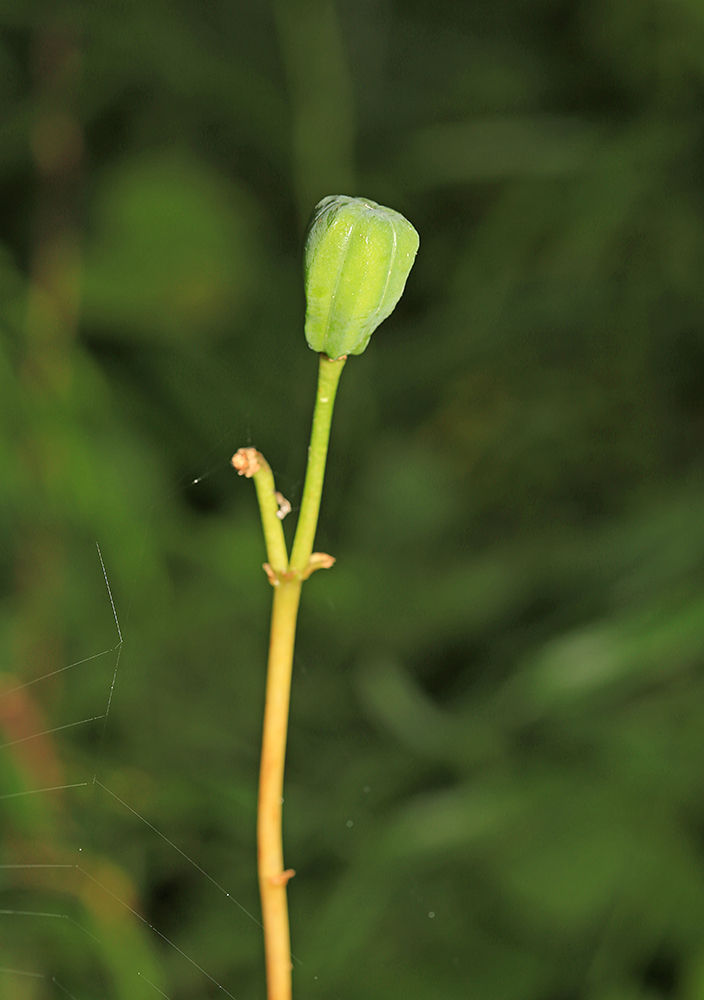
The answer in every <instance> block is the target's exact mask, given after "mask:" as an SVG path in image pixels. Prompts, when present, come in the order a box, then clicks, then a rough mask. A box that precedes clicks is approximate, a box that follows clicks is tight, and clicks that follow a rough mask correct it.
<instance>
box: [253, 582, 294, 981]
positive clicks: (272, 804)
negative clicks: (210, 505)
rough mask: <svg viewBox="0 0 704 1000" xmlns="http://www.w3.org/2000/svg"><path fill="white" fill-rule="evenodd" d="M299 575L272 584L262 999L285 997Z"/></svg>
mask: <svg viewBox="0 0 704 1000" xmlns="http://www.w3.org/2000/svg"><path fill="white" fill-rule="evenodd" d="M300 596H301V580H300V579H293V580H280V581H279V582H278V583H277V584H276V586H275V587H274V606H273V609H272V614H271V636H270V641H269V663H268V668H267V681H266V703H265V707H264V732H263V735H262V757H261V768H260V772H259V804H258V818H257V856H258V869H259V892H260V896H261V904H262V922H263V924H264V947H265V953H266V981H267V1000H291V951H290V935H289V925H288V908H287V903H286V884H287V882H288V880H289V878H291V876H292V875H293V874H294V873H293V872H285V871H284V854H283V841H282V835H281V814H282V810H281V806H282V804H283V788H284V762H285V759H286V732H287V728H288V707H289V699H290V693H291V670H292V667H293V649H294V642H295V637H296V618H297V615H298V604H299V601H300Z"/></svg>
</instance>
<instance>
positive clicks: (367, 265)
mask: <svg viewBox="0 0 704 1000" xmlns="http://www.w3.org/2000/svg"><path fill="white" fill-rule="evenodd" d="M419 242H420V240H419V238H418V233H417V232H416V231H415V229H414V228H413V226H412V225H411V224H410V222H409V221H408V220H407V219H404V217H403V216H402V215H401V214H400V213H399V212H394V211H393V209H391V208H384V206H383V205H377V203H376V202H375V201H369V199H368V198H349V197H347V195H330V196H329V197H327V198H323V200H322V201H321V202H319V204H318V205H316V207H315V209H314V211H313V215H312V217H311V220H310V223H309V224H308V233H307V237H306V248H305V262H304V268H305V286H306V303H307V305H306V340H307V341H308V346H309V347H310V348H311V349H312V350H314V351H318V352H319V353H321V354H327V355H328V357H329V358H332V359H333V360H336V359H337V358H340V357H342V356H343V355H344V354H361V353H362V351H364V350H365V349H366V346H367V344H368V343H369V338H370V337H371V335H372V334H373V333H374V331H375V330H376V328H377V327H378V326H379V324H380V323H381V322H383V320H385V319H386V317H387V316H390V315H391V313H392V312H393V311H394V309H395V307H396V303H397V302H398V300H399V299H400V298H401V295H402V293H403V289H404V286H405V284H406V279H407V278H408V275H409V272H410V270H411V267H412V266H413V261H414V260H415V256H416V253H417V252H418V245H419Z"/></svg>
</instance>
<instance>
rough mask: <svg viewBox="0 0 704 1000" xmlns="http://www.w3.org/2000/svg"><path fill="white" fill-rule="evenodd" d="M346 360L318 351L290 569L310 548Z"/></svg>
mask: <svg viewBox="0 0 704 1000" xmlns="http://www.w3.org/2000/svg"><path fill="white" fill-rule="evenodd" d="M346 360H347V358H346V357H342V358H338V360H337V361H331V360H330V358H329V357H327V355H325V354H321V355H320V367H319V369H318V391H317V394H316V398H315V412H314V414H313V429H312V431H311V435H310V447H309V449H308V467H307V469H306V481H305V485H304V487H303V499H302V500H301V513H300V515H299V517H298V525H297V527H296V537H295V538H294V541H293V551H292V552H291V562H290V563H289V567H288V568H289V571H290V572H292V573H302V572H303V571H304V570H305V568H306V566H307V565H308V560H309V559H310V556H311V552H312V551H313V542H314V541H315V531H316V528H317V527H318V513H319V511H320V497H321V494H322V492H323V478H324V476H325V460H326V458H327V454H328V441H329V440H330V422H331V421H332V410H333V406H334V405H335V395H336V393H337V386H338V383H339V381H340V375H341V374H342V369H343V368H344V366H345V361H346Z"/></svg>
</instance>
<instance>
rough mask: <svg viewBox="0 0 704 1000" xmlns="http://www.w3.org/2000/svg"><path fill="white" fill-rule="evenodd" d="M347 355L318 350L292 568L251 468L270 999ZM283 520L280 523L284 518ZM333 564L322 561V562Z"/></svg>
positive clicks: (278, 978)
mask: <svg viewBox="0 0 704 1000" xmlns="http://www.w3.org/2000/svg"><path fill="white" fill-rule="evenodd" d="M345 360H346V359H345V358H340V359H339V360H337V361H331V360H330V358H328V357H326V356H325V355H321V356H320V367H319V372H318V390H317V395H316V402H315V411H314V414H313V428H312V431H311V439H310V447H309V449H308V466H307V469H306V480H305V485H304V487H303V499H302V502H301V513H300V516H299V519H298V525H297V528H296V537H295V539H294V543H293V552H292V555H291V561H290V563H289V564H288V566H287V567H284V568H281V567H280V566H279V565H276V564H275V563H274V562H273V559H272V552H273V553H274V558H275V559H276V560H277V562H279V563H280V560H281V558H282V554H281V541H280V538H281V539H282V538H283V535H282V534H281V535H280V534H279V531H277V530H276V528H275V526H274V524H273V521H272V517H274V516H275V515H274V514H273V507H272V503H271V498H272V496H273V485H274V484H273V478H272V477H271V470H270V469H269V466H268V465H266V463H265V462H263V460H262V462H261V463H260V464H261V469H260V470H259V471H258V472H257V473H255V475H254V479H255V485H256V487H257V496H258V498H259V503H260V509H261V513H262V523H263V524H264V533H265V538H266V541H267V551H268V553H269V558H270V565H271V569H272V570H273V573H272V574H271V575H270V576H269V579H270V580H271V582H272V584H273V586H274V604H273V608H272V613H271V633H270V639H269V662H268V666H267V680H266V698H265V706H264V731H263V734H262V757H261V767H260V772H259V802H258V811H257V857H258V871H259V893H260V896H261V904H262V922H263V924H264V947H265V953H266V979H267V998H268V1000H291V946H290V933H289V923H288V907H287V902H286V885H287V883H288V881H289V879H290V878H291V877H292V876H293V875H294V874H295V873H294V872H293V871H290V870H289V871H284V855H283V841H282V835H281V818H282V809H281V807H282V804H283V787H284V762H285V758H286V732H287V729H288V712H289V700H290V693H291V670H292V667H293V650H294V643H295V639H296V619H297V616H298V605H299V602H300V597H301V586H302V584H303V580H304V579H305V577H306V569H307V568H308V570H309V571H310V569H309V566H308V564H309V560H310V557H311V554H312V552H313V543H314V541H315V531H316V528H317V525H318V514H319V511H320V498H321V494H322V490H323V479H324V476H325V460H326V458H327V452H328V441H329V438H330V423H331V420H332V410H333V405H334V402H335V394H336V392H337V386H338V382H339V379H340V375H341V373H342V369H343V367H344V364H345ZM278 525H279V528H280V525H281V522H280V521H279V522H278ZM284 553H285V546H284ZM329 564H330V563H325V562H322V563H320V565H321V566H322V565H329Z"/></svg>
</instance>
